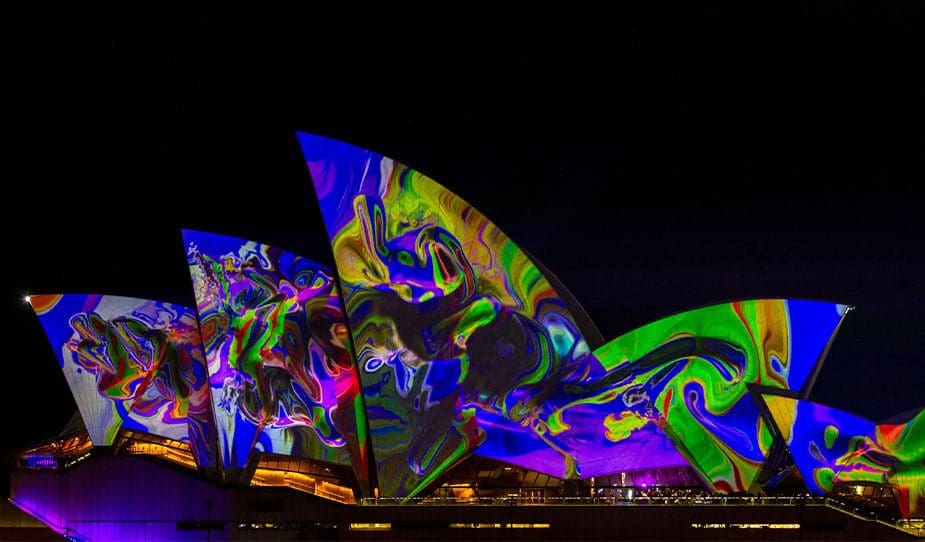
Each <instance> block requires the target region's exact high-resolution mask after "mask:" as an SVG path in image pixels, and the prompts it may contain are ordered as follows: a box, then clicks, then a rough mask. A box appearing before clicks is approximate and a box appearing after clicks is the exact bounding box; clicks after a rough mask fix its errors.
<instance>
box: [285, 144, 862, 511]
mask: <svg viewBox="0 0 925 542" xmlns="http://www.w3.org/2000/svg"><path fill="white" fill-rule="evenodd" d="M300 142H301V144H302V148H303V152H304V154H305V157H306V160H307V162H308V168H309V171H310V173H311V176H312V181H313V183H314V186H315V191H316V193H317V195H318V199H319V202H320V205H321V209H322V215H323V217H324V220H325V224H326V227H327V230H328V235H329V237H330V239H331V244H332V247H333V251H334V257H335V261H336V262H337V266H338V272H339V275H340V278H341V280H342V283H343V285H344V294H345V298H346V304H347V316H348V320H349V323H350V328H351V330H352V332H353V338H354V344H356V345H357V350H358V352H357V355H358V358H357V364H358V367H359V368H360V375H361V381H362V384H363V388H364V393H365V396H366V405H367V409H368V414H369V424H370V432H371V437H372V444H373V448H374V454H375V457H376V462H377V467H378V476H379V484H380V489H381V491H382V493H383V494H384V495H399V496H409V495H414V494H415V493H416V492H418V491H420V490H421V489H422V488H423V487H424V486H426V484H427V483H429V482H430V481H431V480H433V479H434V478H435V477H436V476H438V475H439V474H440V473H441V472H443V471H444V470H445V469H446V468H448V467H451V466H452V465H453V464H455V463H456V462H458V461H459V460H460V459H462V458H464V457H465V456H466V455H467V454H469V453H475V454H476V455H480V456H484V457H489V458H493V459H498V460H501V461H504V462H507V463H512V464H515V465H519V466H522V467H525V468H529V469H533V470H538V471H540V472H543V473H545V474H549V475H551V476H555V477H559V478H588V477H591V476H599V475H603V474H609V473H613V472H617V471H620V470H626V469H629V468H637V467H638V468H656V467H670V466H683V465H687V464H688V462H692V463H693V464H694V465H695V466H696V467H697V468H698V469H700V470H701V472H703V474H704V475H705V477H706V478H708V479H709V480H710V481H711V482H712V483H713V485H714V487H715V488H716V489H717V490H720V491H740V490H745V489H747V488H748V486H749V485H750V483H751V481H752V480H753V479H754V477H755V476H756V475H757V474H758V472H759V471H760V469H761V466H762V463H763V461H764V458H765V455H766V453H767V449H768V448H769V447H770V445H771V437H770V435H769V433H768V432H767V430H766V428H764V427H761V426H760V423H761V419H760V416H759V414H758V410H757V408H756V407H755V405H754V402H753V401H752V400H751V398H750V397H748V396H747V387H746V385H747V384H749V383H754V384H762V385H766V386H774V387H779V388H784V389H800V387H802V386H803V385H804V383H805V382H806V381H807V379H808V377H809V376H810V374H811V372H812V370H813V368H814V367H815V366H816V362H817V361H818V360H819V359H820V357H821V355H822V353H823V351H824V350H825V347H826V345H827V344H828V342H829V340H830V339H831V337H832V334H833V333H834V331H835V329H836V327H837V325H838V323H839V322H840V320H841V318H842V317H843V316H844V313H845V311H846V310H847V308H846V307H845V306H843V305H835V304H830V303H815V302H802V301H786V300H769V301H751V302H743V303H734V304H727V305H720V306H716V307H709V308H706V309H699V310H696V311H690V312H688V313H684V314H682V315H678V316H674V317H670V318H666V319H664V320H661V321H659V322H657V323H655V324H650V325H649V326H646V327H644V328H641V329H639V330H636V331H635V332H632V333H630V334H627V335H626V336H624V337H621V338H619V339H617V340H615V341H613V342H611V343H609V344H607V345H605V346H604V347H602V348H601V349H599V350H598V351H596V352H595V353H594V354H591V353H590V352H588V348H587V345H586V343H585V341H584V339H583V338H582V337H581V335H580V333H579V332H578V330H577V326H576V325H575V323H574V321H573V319H572V318H571V316H570V314H569V313H568V311H567V310H566V309H565V307H564V305H563V303H562V302H561V300H560V298H559V297H558V295H557V294H556V292H555V291H554V289H553V288H552V287H551V286H550V284H549V282H548V281H547V280H546V279H545V278H544V277H543V275H542V274H541V273H540V271H539V270H538V269H537V268H536V266H535V265H533V263H532V262H531V261H530V260H529V258H528V257H527V256H526V255H525V254H524V253H523V251H521V250H520V249H518V248H517V246H516V245H515V244H514V243H513V242H512V241H511V240H510V239H509V238H508V237H506V236H505V235H504V234H503V233H502V232H500V230H498V229H497V227H495V226H494V225H493V224H492V223H491V222H489V221H488V220H487V219H486V218H485V217H484V216H483V215H481V214H480V213H479V212H478V211H476V210H475V209H473V208H472V207H471V206H470V205H468V204H467V203H465V202H464V201H462V200H461V199H460V198H458V197H457V196H455V195H454V194H452V193H451V192H449V191H448V190H446V189H445V188H443V187H442V186H440V185H439V184H437V183H436V182H435V181H433V180H431V179H429V178H428V177H426V176H424V175H422V174H420V173H418V172H416V171H414V170H412V169H410V168H408V167H406V166H404V165H402V164H399V163H397V162H395V161H393V160H391V159H389V158H386V157H383V156H381V155H378V154H376V153H373V152H370V151H366V150H364V149H360V148H357V147H353V146H351V145H347V144H344V143H340V142H336V141H331V140H328V139H324V138H320V137H317V136H312V135H307V134H300ZM679 450H680V452H679ZM698 454H702V455H698ZM693 456H697V457H696V459H694V458H693Z"/></svg>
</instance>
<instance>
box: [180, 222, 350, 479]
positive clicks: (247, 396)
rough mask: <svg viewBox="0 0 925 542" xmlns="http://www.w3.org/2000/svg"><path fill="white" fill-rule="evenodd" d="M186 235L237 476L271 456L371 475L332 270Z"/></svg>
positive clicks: (224, 450)
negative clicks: (258, 457)
mask: <svg viewBox="0 0 925 542" xmlns="http://www.w3.org/2000/svg"><path fill="white" fill-rule="evenodd" d="M183 236H184V241H185V243H186V245H187V247H188V261H189V266H190V274H191V277H192V280H193V289H194V293H195V296H196V303H197V308H198V312H199V319H200V322H201V329H202V337H203V342H204V345H205V353H206V359H207V361H208V368H209V376H210V385H211V389H212V401H213V405H214V409H215V417H216V422H217V425H218V430H219V450H220V453H221V457H222V464H223V467H224V468H225V471H226V474H227V475H228V477H229V478H231V479H234V477H235V476H238V475H240V471H241V469H243V468H244V467H245V466H246V464H247V462H248V460H249V459H250V458H251V457H252V456H253V455H254V454H255V453H256V452H268V453H276V454H286V455H293V456H298V457H305V458H311V459H316V460H319V461H326V462H330V463H339V464H352V465H353V467H354V470H355V472H356V474H357V478H358V479H359V480H361V481H365V480H366V478H367V475H366V472H367V465H366V453H365V448H364V447H363V446H362V444H363V443H364V441H365V435H364V434H363V432H362V429H363V428H365V421H364V420H363V415H364V411H363V408H362V398H361V397H360V394H359V381H358V379H357V376H356V371H355V370H354V368H353V360H352V355H351V354H350V345H349V337H348V332H347V327H346V324H345V322H344V316H343V310H342V308H341V304H340V297H339V295H338V291H337V287H336V284H335V283H334V280H333V278H332V274H331V272H330V271H328V270H327V269H326V268H324V267H323V266H321V265H319V264H317V263H315V262H313V261H311V260H309V259H307V258H303V257H301V256H297V255H295V254H292V253H289V252H286V251H284V250H281V249H278V248H275V247H271V246H268V245H264V244H259V243H256V242H253V241H245V240H242V239H237V238H233V237H227V236H223V235H215V234H210V233H204V232H195V231H184V232H183ZM358 428H360V430H359V431H358ZM361 485H362V484H361Z"/></svg>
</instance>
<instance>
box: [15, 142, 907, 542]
mask: <svg viewBox="0 0 925 542" xmlns="http://www.w3.org/2000/svg"><path fill="white" fill-rule="evenodd" d="M298 137H299V141H300V143H301V146H302V150H303V153H304V155H305V160H306V163H307V170H308V173H309V176H310V180H309V179H306V182H311V183H312V184H313V186H314V190H315V194H316V195H317V202H318V204H319V205H320V208H321V211H322V216H323V219H324V224H325V226H326V230H327V234H328V237H329V239H330V243H331V249H332V252H333V261H334V262H335V268H333V269H329V268H327V267H326V266H324V265H321V264H319V263H316V261H314V260H312V259H310V258H311V257H315V258H320V259H322V260H324V259H327V255H321V256H319V255H308V256H309V257H303V256H301V255H297V254H293V253H291V252H288V251H287V250H285V249H283V248H278V247H273V246H268V245H266V244H262V243H260V242H259V241H250V240H245V239H238V238H232V237H228V236H225V235H219V234H215V233H207V232H201V231H183V232H182V235H183V247H182V250H184V251H185V255H186V258H187V262H188V264H189V270H190V277H191V287H192V293H193V297H194V299H195V306H194V307H185V306H179V305H175V304H170V303H165V302H160V301H156V300H147V299H135V298H127V297H116V296H112V295H101V294H71V293H65V294H48V295H33V296H30V298H29V300H28V301H29V302H30V303H31V305H32V307H33V309H34V311H35V314H36V315H37V317H38V320H39V322H40V323H41V326H42V328H43V329H44V330H45V332H46V335H47V338H48V341H49V344H50V346H51V348H52V350H53V351H54V352H55V354H56V355H57V359H58V362H59V365H60V368H61V371H62V373H63V378H64V379H65V380H66V381H67V384H68V386H69V387H70V390H71V392H72V394H73V396H74V399H75V401H76V403H77V406H78V411H79V412H78V413H77V414H75V416H74V418H73V419H72V422H71V423H70V424H69V425H68V427H67V428H65V430H64V431H62V433H61V434H60V435H57V436H55V437H53V438H51V439H49V440H47V441H45V442H42V443H37V444H36V445H34V446H33V447H31V448H30V449H27V450H23V451H22V452H21V453H20V454H19V455H18V457H17V458H16V466H15V469H14V472H13V473H12V481H11V497H10V501H11V502H12V503H13V504H14V505H16V506H17V507H19V508H20V509H22V510H23V511H25V512H27V513H28V514H30V515H32V516H34V517H35V518H37V519H38V520H40V521H41V522H42V523H44V524H45V525H47V526H48V527H49V528H50V529H52V530H54V531H55V532H56V533H59V534H60V535H63V536H64V537H67V538H68V539H70V540H81V541H83V540H306V539H309V540H310V539H342V540H348V539H349V540H352V539H357V540H385V539H394V540H409V539H481V540H494V539H505V540H508V539H509V540H526V539H530V540H536V539H561V540H567V539H580V538H584V539H619V538H621V537H622V538H627V539H645V538H653V539H654V538H682V537H683V538H690V539H711V540H712V539H793V538H797V537H802V538H804V539H820V540H821V539H884V538H902V537H905V536H915V534H916V532H917V531H916V525H917V523H916V518H920V517H922V516H925V411H920V412H918V413H917V414H914V413H913V414H911V415H909V416H906V418H905V419H893V420H890V423H877V422H875V421H871V420H867V419H864V418H862V417H859V416H856V415H853V414H851V413H848V412H843V411H840V410H836V409H834V408H830V407H827V406H825V405H821V404H817V403H814V402H811V401H810V400H809V393H810V390H811V389H812V387H813V383H814V380H815V377H816V374H817V372H818V371H819V368H820V366H821V363H822V362H823V359H824V358H825V355H826V352H827V350H828V348H829V346H830V344H831V343H832V341H833V340H834V338H835V335H836V333H837V331H838V329H839V326H840V325H841V323H842V321H843V319H844V318H846V316H848V314H849V312H850V311H849V309H850V307H848V306H846V305H843V304H838V303H830V302H822V301H808V300H799V299H748V300H742V301H736V302H728V303H722V304H717V305H713V306H707V307H700V308H695V309H692V310H689V311H686V312H682V313H679V314H674V315H670V316H666V317H664V318H662V319H660V320H657V321H655V322H651V323H648V324H645V325H642V327H639V328H637V329H635V330H633V331H631V332H629V333H627V334H625V335H623V336H620V337H617V338H614V339H613V340H609V341H607V340H605V339H604V338H603V337H601V336H600V333H599V332H598V331H597V329H596V328H595V326H594V324H593V323H592V322H591V320H590V319H589V318H588V316H587V315H586V314H585V312H584V311H583V309H582V308H581V306H580V305H579V304H578V302H577V301H576V300H575V299H574V298H573V297H572V296H571V294H569V292H568V291H567V290H566V288H565V287H564V286H563V285H562V284H561V283H560V282H559V281H558V279H556V277H555V276H553V275H552V274H551V273H550V272H548V271H547V270H546V269H545V267H544V266H543V265H542V264H541V263H540V262H538V261H537V260H536V259H534V258H533V257H532V256H531V255H530V254H528V253H527V252H526V251H524V250H523V249H521V248H520V247H518V245H517V244H515V242H514V241H513V240H511V239H510V238H509V237H507V236H506V235H505V234H504V233H503V232H502V231H500V230H499V229H498V227H497V226H495V225H494V224H493V223H492V222H491V221H489V220H488V218H486V217H485V216H484V215H482V214H481V213H480V212H479V211H477V210H476V209H474V208H473V207H472V206H470V205H469V204H468V203H466V202H465V201H463V200H462V199H460V198H459V197H458V196H456V195H455V194H453V193H452V192H451V191H449V190H448V189H446V188H444V187H443V186H441V185H440V184H437V183H436V182H435V181H433V180H432V179H430V178H428V177H426V176H424V175H423V174H421V173H419V172H417V171H415V170H413V169H411V168H409V167H406V166H404V165H402V164H400V163H398V162H396V161H394V160H392V159H390V158H387V157H384V156H381V155H379V154H376V153H375V152H371V151H368V150H365V149H361V148H358V147H354V146H352V145H348V144H345V143H341V142H337V141H332V140H329V139H325V138H322V137H318V136H314V135H310V134H302V133H300V134H298ZM177 249H178V250H177V254H176V257H178V258H179V257H182V256H181V254H182V253H181V252H180V250H181V247H180V246H178V247H177ZM166 256H168V257H169V256H170V255H166Z"/></svg>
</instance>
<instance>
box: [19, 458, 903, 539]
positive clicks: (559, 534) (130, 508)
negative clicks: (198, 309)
mask: <svg viewBox="0 0 925 542" xmlns="http://www.w3.org/2000/svg"><path fill="white" fill-rule="evenodd" d="M12 494H13V497H12V499H13V500H14V503H16V504H18V505H20V506H22V507H25V508H27V509H29V510H31V511H32V512H33V513H36V514H41V515H42V516H43V518H44V520H45V521H46V522H47V523H51V524H53V525H54V527H55V528H56V530H58V531H59V532H62V533H64V532H65V530H67V533H68V534H69V535H70V536H71V537H73V538H74V539H76V540H103V541H111V540H132V541H143V542H146V541H158V542H160V541H181V542H183V541H190V540H209V541H221V540H249V541H250V540H253V541H277V540H319V539H321V540H324V539H337V540H441V541H445V540H480V541H484V540H538V539H542V540H577V539H581V540H666V539H669V540H677V539H690V540H793V539H795V538H800V539H803V540H902V539H906V538H907V537H906V535H904V534H903V533H901V532H899V531H897V530H895V529H891V528H890V527H887V526H886V525H884V524H881V523H877V522H874V521H865V520H862V519H859V518H856V517H853V516H850V515H847V514H843V513H841V512H839V511H837V510H835V509H833V508H829V507H826V506H823V505H805V506H802V505H799V504H797V505H794V504H779V505H771V504H738V505H733V504H729V505H722V504H718V505H694V504H675V505H656V504H651V505H646V504H633V505H611V506H601V505H597V506H591V505H557V506H553V505H548V506H528V505H522V506H510V505H499V506H464V505H460V506H457V505H446V506H414V505H407V506H344V505H338V504H334V503H330V502H326V501H323V500H320V499H317V498H313V497H311V496H308V495H302V494H299V493H297V492H294V491H292V490H288V489H282V488H220V487H217V486H215V485H212V484H210V483H209V482H206V481H203V480H201V479H198V478H196V477H194V476H192V475H189V474H186V473H183V472H178V471H174V470H173V469H171V468H169V467H165V466H161V465H158V464H156V463H153V462H150V461H149V460H145V459H144V458H136V457H96V458H93V459H91V460H89V461H86V462H84V463H82V464H80V465H79V466H77V467H75V468H73V469H70V470H67V471H63V472H51V471H18V472H14V473H13V478H12ZM209 500H211V501H212V502H213V503H214V505H213V508H212V511H211V513H208V512H207V511H206V505H205V503H206V502H207V501H209ZM209 519H211V520H213V521H215V520H217V521H218V523H219V524H220V525H221V530H213V531H206V530H193V531H184V530H179V529H178V522H183V521H189V522H205V521H206V520H209ZM537 523H539V524H543V525H547V527H545V528H517V527H515V526H518V525H519V526H524V525H529V524H537ZM351 524H354V528H351ZM357 524H361V525H367V526H368V525H370V524H390V527H391V528H390V529H388V530H365V531H364V530H358V529H356V528H355V527H356V526H357ZM453 524H456V525H457V526H459V525H460V524H462V525H463V526H464V527H463V528H452V527H451V525H453ZM743 524H744V525H749V524H751V525H754V524H785V525H786V524H800V525H801V528H800V529H770V528H741V527H740V525H743ZM465 525H473V526H474V525H480V527H479V528H466V527H465ZM494 525H508V526H509V527H506V528H499V527H494Z"/></svg>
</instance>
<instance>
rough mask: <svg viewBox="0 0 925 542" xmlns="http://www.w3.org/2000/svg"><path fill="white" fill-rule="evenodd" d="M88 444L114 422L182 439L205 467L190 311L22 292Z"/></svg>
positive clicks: (208, 440)
mask: <svg viewBox="0 0 925 542" xmlns="http://www.w3.org/2000/svg"><path fill="white" fill-rule="evenodd" d="M30 303H31V304H32V307H33V309H34V310H35V313H36V314H37V315H38V317H39V320H40V322H41V323H42V327H43V328H44V329H45V333H46V335H47V337H48V340H49V343H50V344H51V346H52V348H53V350H54V351H55V354H56V355H57V357H58V362H59V365H60V367H61V370H62V371H63V372H64V376H65V379H66V380H67V383H68V386H69V387H70V389H71V392H72V394H73V395H74V399H75V400H76V402H77V406H78V410H79V411H80V414H81V417H82V418H83V420H84V424H85V425H86V427H87V430H88V432H89V433H90V437H91V440H92V441H93V444H94V445H96V446H110V445H112V444H113V441H114V439H115V437H116V434H117V432H118V431H119V429H120V428H125V429H131V430H135V431H141V432H146V433H150V434H153V435H157V436H160V437H164V438H168V439H173V440H178V441H184V442H189V443H190V448H191V449H192V452H193V454H194V457H195V458H196V462H197V464H198V465H199V467H201V468H206V469H208V468H211V467H213V459H212V458H213V457H214V452H213V449H212V443H214V442H215V437H214V435H212V433H211V432H212V431H214V427H213V424H212V422H211V409H210V405H209V392H208V385H207V384H208V375H207V373H206V366H205V360H204V357H203V353H202V345H201V343H200V338H199V330H198V325H197V321H196V315H195V312H194V311H193V310H192V309H189V308H187V307H182V306H179V305H173V304H170V303H162V302H158V301H150V300H146V299H134V298H127V297H118V296H108V295H84V294H63V295H62V294H56V295H34V296H31V298H30Z"/></svg>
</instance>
